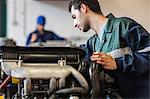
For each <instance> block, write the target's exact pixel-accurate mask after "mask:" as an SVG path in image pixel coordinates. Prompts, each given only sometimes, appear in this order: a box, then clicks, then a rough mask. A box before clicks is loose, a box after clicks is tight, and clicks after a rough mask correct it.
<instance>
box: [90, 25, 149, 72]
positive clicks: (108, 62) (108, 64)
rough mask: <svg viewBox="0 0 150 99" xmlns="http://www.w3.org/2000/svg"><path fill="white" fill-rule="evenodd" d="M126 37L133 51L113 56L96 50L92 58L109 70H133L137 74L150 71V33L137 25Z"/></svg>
mask: <svg viewBox="0 0 150 99" xmlns="http://www.w3.org/2000/svg"><path fill="white" fill-rule="evenodd" d="M125 39H126V43H127V46H128V47H129V49H130V50H131V53H129V54H125V55H122V56H121V57H118V58H116V57H115V58H112V55H108V54H106V53H102V52H100V53H98V52H95V53H93V54H92V56H91V60H92V61H96V62H97V63H98V64H101V65H102V66H103V68H104V69H108V70H119V71H123V72H133V73H135V74H137V75H141V74H143V73H146V72H148V71H150V63H149V61H150V56H149V55H150V48H149V46H150V34H149V33H148V32H147V31H146V30H144V29H143V28H142V27H141V26H139V25H136V26H133V27H132V28H131V29H129V31H128V32H127V34H126V36H125ZM145 49H146V50H145ZM118 53H119V52H118Z"/></svg>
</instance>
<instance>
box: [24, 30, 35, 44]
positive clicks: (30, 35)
mask: <svg viewBox="0 0 150 99" xmlns="http://www.w3.org/2000/svg"><path fill="white" fill-rule="evenodd" d="M36 40H37V34H35V33H31V34H29V36H28V37H27V41H26V46H28V45H29V44H30V43H33V42H35V41H36Z"/></svg>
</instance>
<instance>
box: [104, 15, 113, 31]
mask: <svg viewBox="0 0 150 99" xmlns="http://www.w3.org/2000/svg"><path fill="white" fill-rule="evenodd" d="M106 17H107V18H108V22H107V24H106V28H105V32H111V31H112V28H113V23H114V20H115V17H114V16H113V14H111V13H110V14H109V15H107V16H106Z"/></svg>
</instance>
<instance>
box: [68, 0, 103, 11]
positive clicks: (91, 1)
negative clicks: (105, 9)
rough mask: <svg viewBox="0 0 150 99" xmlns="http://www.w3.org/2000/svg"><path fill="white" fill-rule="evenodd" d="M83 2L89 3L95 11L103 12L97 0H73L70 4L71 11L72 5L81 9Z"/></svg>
mask: <svg viewBox="0 0 150 99" xmlns="http://www.w3.org/2000/svg"><path fill="white" fill-rule="evenodd" d="M82 3H83V4H85V5H87V6H88V7H89V8H90V10H92V11H93V12H95V13H98V14H102V12H101V8H100V5H99V2H98V1H97V0H72V1H71V2H70V3H69V5H68V10H69V12H71V7H72V6H74V8H75V9H79V11H80V8H81V4H82Z"/></svg>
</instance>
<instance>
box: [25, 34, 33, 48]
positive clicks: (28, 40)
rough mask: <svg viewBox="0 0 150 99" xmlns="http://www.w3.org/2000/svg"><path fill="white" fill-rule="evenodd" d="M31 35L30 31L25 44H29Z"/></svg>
mask: <svg viewBox="0 0 150 99" xmlns="http://www.w3.org/2000/svg"><path fill="white" fill-rule="evenodd" d="M31 35H32V33H30V34H29V35H28V36H27V41H26V46H28V45H29V44H30V41H31Z"/></svg>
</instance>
